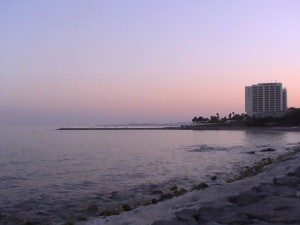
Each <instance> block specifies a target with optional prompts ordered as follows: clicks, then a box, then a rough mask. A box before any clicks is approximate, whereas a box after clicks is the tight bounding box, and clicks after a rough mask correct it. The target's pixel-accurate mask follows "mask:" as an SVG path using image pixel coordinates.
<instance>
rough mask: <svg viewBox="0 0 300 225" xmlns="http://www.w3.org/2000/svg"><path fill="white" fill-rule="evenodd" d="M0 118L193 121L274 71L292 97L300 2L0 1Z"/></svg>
mask: <svg viewBox="0 0 300 225" xmlns="http://www.w3.org/2000/svg"><path fill="white" fill-rule="evenodd" d="M0 31H1V33H0V123H1V125H55V126H56V125H62V126H68V125H70V126H73V125H97V124H110V123H129V122H176V121H191V119H192V118H193V117H194V116H210V115H212V114H213V115H215V114H216V113H220V115H221V116H222V117H223V116H227V115H228V114H229V113H230V112H232V111H234V112H236V113H243V112H245V109H244V108H245V107H244V104H245V103H244V98H245V97H244V88H245V86H246V85H251V84H256V83H262V82H271V81H273V82H274V81H278V82H282V83H283V85H284V86H285V87H286V88H287V90H288V107H292V106H293V107H300V86H299V85H300V1H298V0H294V1H293V0H263V1H262V0H243V1H241V0H228V1H227V0H190V1H184V0H181V1H178V0H148V1H143V0H118V1H116V0H97V1H96V0H88V1H79V0H49V1H47V0H44V1H40V0H35V1H33V0H26V1H22V0H16V1H11V0H2V1H0Z"/></svg>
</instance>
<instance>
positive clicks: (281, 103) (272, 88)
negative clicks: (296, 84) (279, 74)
mask: <svg viewBox="0 0 300 225" xmlns="http://www.w3.org/2000/svg"><path fill="white" fill-rule="evenodd" d="M245 104H246V105H245V108H246V113H247V114H248V115H249V116H253V115H264V114H265V115H268V114H269V115H271V114H272V113H273V114H275V113H276V112H281V111H286V110H287V91H286V89H285V88H282V84H281V83H277V82H275V83H260V84H254V85H252V86H246V87H245Z"/></svg>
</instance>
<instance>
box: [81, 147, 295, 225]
mask: <svg viewBox="0 0 300 225" xmlns="http://www.w3.org/2000/svg"><path fill="white" fill-rule="evenodd" d="M260 165H261V166H260ZM260 165H259V164H256V165H255V166H253V167H252V168H248V173H249V174H248V177H243V176H247V174H243V175H242V176H241V177H236V178H235V179H233V180H231V182H228V183H225V184H222V185H215V186H211V187H208V188H204V189H202V190H195V191H192V192H189V193H187V194H185V195H182V196H179V197H176V198H172V199H170V200H167V201H163V202H159V203H157V204H153V205H149V206H144V207H140V208H137V209H135V210H132V211H129V212H125V213H123V214H121V215H118V216H111V217H107V218H99V219H95V220H92V221H88V222H82V223H80V224H85V225H102V224H105V225H129V224H130V225H176V224H178V225H196V224H205V225H218V224H257V225H258V224H278V225H283V224H300V201H299V198H300V191H299V190H300V189H299V188H300V153H299V147H296V148H294V149H293V150H292V151H291V152H290V153H288V154H286V155H284V156H280V157H278V158H277V159H276V160H273V162H272V163H271V162H270V163H262V162H261V164H260ZM258 170H259V171H258ZM251 171H252V172H251ZM256 173H258V174H256ZM254 174H255V175H254Z"/></svg>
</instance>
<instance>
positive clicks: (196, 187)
mask: <svg viewBox="0 0 300 225" xmlns="http://www.w3.org/2000/svg"><path fill="white" fill-rule="evenodd" d="M208 187H209V186H208V185H207V184H206V183H200V184H198V185H194V186H193V187H192V190H193V191H194V190H202V189H205V188H208Z"/></svg>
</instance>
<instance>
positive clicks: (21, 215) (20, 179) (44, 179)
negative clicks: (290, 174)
mask: <svg viewBox="0 0 300 225" xmlns="http://www.w3.org/2000/svg"><path fill="white" fill-rule="evenodd" d="M299 142H300V133H297V132H275V131H274V132H271V131H270V132H266V131H264V132H259V131H191V130H141V131H138V130H123V131H122V130H119V131H117V130H115V131H114V130H111V131H57V130H55V128H0V202H1V204H0V224H22V223H23V222H24V221H26V220H32V221H43V222H42V223H43V224H56V223H58V224H59V223H62V222H65V221H66V220H69V219H70V217H72V216H74V215H76V213H80V212H81V211H82V210H84V209H86V207H87V206H88V205H91V204H96V205H98V206H100V207H116V206H118V205H120V204H123V203H130V204H131V205H134V204H136V203H137V202H139V201H141V199H143V198H145V196H150V193H151V190H153V189H160V190H165V189H168V188H169V187H171V186H174V185H177V186H179V187H185V188H187V189H190V187H191V186H192V185H193V184H196V183H199V182H209V181H210V178H211V176H213V175H217V177H218V179H217V181H215V182H223V178H225V177H227V176H229V175H232V174H233V173H236V172H237V171H238V170H239V169H241V168H242V167H244V166H247V165H251V164H253V163H254V162H256V161H259V160H261V159H263V158H266V157H275V156H276V155H278V154H282V153H285V152H286V151H287V150H286V148H287V147H291V146H293V145H298V144H299ZM269 147H271V148H274V149H276V151H275V152H261V150H262V149H265V148H269ZM249 151H255V152H256V154H247V152H249Z"/></svg>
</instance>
